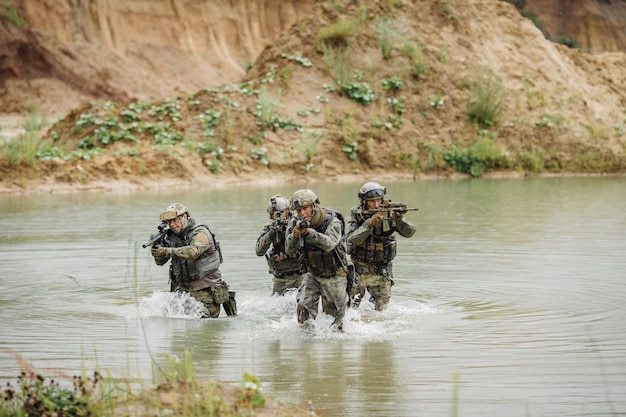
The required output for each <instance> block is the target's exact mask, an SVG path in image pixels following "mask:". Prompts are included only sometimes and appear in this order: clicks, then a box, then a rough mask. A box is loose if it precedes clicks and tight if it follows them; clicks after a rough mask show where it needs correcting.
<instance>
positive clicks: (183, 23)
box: [0, 0, 314, 117]
mask: <svg viewBox="0 0 626 417" xmlns="http://www.w3.org/2000/svg"><path fill="white" fill-rule="evenodd" d="M5 3H6V4H13V5H14V6H15V8H16V10H18V11H19V13H21V15H22V16H24V19H25V20H26V21H27V25H26V26H25V27H24V28H22V29H19V28H16V27H15V25H12V24H11V23H10V22H9V21H8V20H7V19H5V18H0V39H1V40H0V74H1V75H2V81H1V82H0V90H3V95H2V99H0V113H10V112H18V113H19V112H22V111H24V110H29V106H31V105H34V106H36V107H37V108H38V109H39V110H40V111H42V112H43V113H45V114H50V115H53V116H57V117H60V116H63V115H65V114H66V113H67V112H69V110H71V109H72V108H74V107H77V106H78V105H80V104H81V103H83V102H86V101H89V100H93V99H100V100H105V99H106V100H123V99H127V98H135V99H140V100H154V99H160V98H163V97H166V96H172V95H175V94H181V93H183V92H194V91H197V90H199V89H201V88H204V87H207V86H215V85H221V84H225V83H231V82H236V81H238V79H239V78H240V77H242V76H243V75H244V74H245V69H246V67H247V66H248V65H249V64H250V63H251V62H252V61H254V59H255V57H256V56H257V55H258V54H259V52H260V51H261V50H262V49H263V47H265V46H266V45H267V44H268V43H269V42H270V41H271V40H273V39H274V38H276V37H277V36H278V34H279V33H280V32H281V31H282V30H284V29H286V28H288V27H289V26H291V25H292V24H293V23H294V22H295V21H297V20H298V19H299V18H301V17H303V16H305V15H306V14H307V10H309V9H310V7H311V6H312V4H313V3H314V0H257V1H251V0H250V1H228V0H214V1H210V2H206V1H199V0H186V1H170V0H130V1H129V0H93V1H80V2H73V1H68V0H44V1H42V0H22V1H9V2H5Z"/></svg>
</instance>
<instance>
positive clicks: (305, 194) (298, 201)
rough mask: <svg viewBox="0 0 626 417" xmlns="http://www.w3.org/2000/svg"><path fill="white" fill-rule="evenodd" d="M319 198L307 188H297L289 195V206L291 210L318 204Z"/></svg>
mask: <svg viewBox="0 0 626 417" xmlns="http://www.w3.org/2000/svg"><path fill="white" fill-rule="evenodd" d="M319 202H320V200H319V199H318V198H317V195H316V194H315V193H314V192H313V190H309V189H308V188H305V189H302V190H298V191H296V192H295V193H293V195H292V196H291V200H289V207H290V208H291V210H297V209H298V208H300V207H306V206H310V205H313V204H314V203H315V204H319Z"/></svg>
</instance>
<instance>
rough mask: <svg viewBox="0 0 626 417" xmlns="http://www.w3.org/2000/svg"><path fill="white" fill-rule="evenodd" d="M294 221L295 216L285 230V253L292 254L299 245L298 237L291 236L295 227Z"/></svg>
mask: <svg viewBox="0 0 626 417" xmlns="http://www.w3.org/2000/svg"><path fill="white" fill-rule="evenodd" d="M296 221H297V219H296V218H292V219H291V221H290V222H289V227H287V231H286V232H285V253H286V254H287V255H293V254H294V253H296V251H297V250H298V247H299V243H300V238H295V237H293V229H294V228H295V227H296Z"/></svg>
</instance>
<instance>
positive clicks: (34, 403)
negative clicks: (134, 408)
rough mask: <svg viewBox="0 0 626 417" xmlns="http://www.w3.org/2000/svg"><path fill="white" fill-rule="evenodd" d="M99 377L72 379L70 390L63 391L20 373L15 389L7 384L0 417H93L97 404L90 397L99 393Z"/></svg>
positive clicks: (0, 408)
mask: <svg viewBox="0 0 626 417" xmlns="http://www.w3.org/2000/svg"><path fill="white" fill-rule="evenodd" d="M101 381H102V376H101V375H100V374H99V373H98V372H96V373H94V378H93V379H91V378H84V377H81V376H79V377H74V381H73V382H74V384H73V385H74V387H73V389H68V388H63V387H61V386H60V384H59V382H58V381H55V380H52V379H51V380H49V381H46V380H45V379H44V378H43V377H42V376H40V375H36V374H33V373H29V374H27V373H25V372H22V375H21V376H20V377H19V378H18V385H16V386H14V385H12V384H11V383H8V384H7V386H6V388H4V389H3V391H2V393H1V394H2V396H1V397H0V415H2V416H57V417H88V416H91V415H94V411H96V410H97V408H98V406H97V403H96V402H94V400H93V397H96V395H92V394H93V393H94V392H96V391H98V389H99V385H100V384H101Z"/></svg>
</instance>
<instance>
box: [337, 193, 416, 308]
mask: <svg viewBox="0 0 626 417" xmlns="http://www.w3.org/2000/svg"><path fill="white" fill-rule="evenodd" d="M385 194H387V190H386V188H385V187H383V186H382V185H380V184H378V183H377V182H367V183H365V184H363V186H361V188H360V189H359V193H358V197H359V200H360V205H358V206H355V207H353V208H352V209H351V210H350V221H349V222H348V233H347V243H348V251H349V252H350V260H351V261H352V262H353V263H354V267H355V269H356V272H357V273H358V274H359V281H360V282H359V284H358V286H357V287H355V288H353V289H352V292H351V297H352V306H353V307H354V308H357V307H358V306H359V304H360V302H361V301H362V299H363V297H364V296H365V290H367V291H368V292H369V294H370V296H371V297H370V301H372V302H373V303H374V308H375V309H376V310H378V311H380V310H383V309H384V308H386V307H387V304H388V303H389V299H390V298H391V287H392V286H393V284H394V282H393V272H392V268H391V266H392V261H393V258H394V257H395V256H396V238H395V237H394V233H395V232H398V234H400V236H403V237H407V238H408V237H411V236H413V235H414V234H415V231H416V230H417V227H415V225H414V224H413V223H411V222H410V221H408V220H406V219H404V216H403V214H402V213H400V212H397V211H393V210H390V211H389V212H387V213H382V212H376V210H377V209H379V208H380V206H381V205H382V204H383V197H384V196H385Z"/></svg>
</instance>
